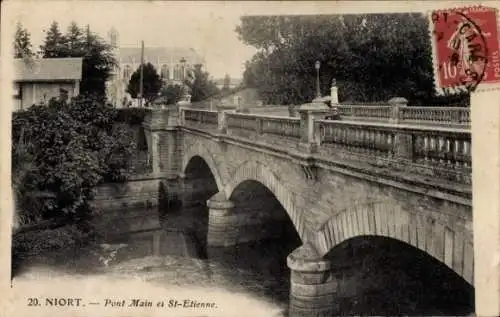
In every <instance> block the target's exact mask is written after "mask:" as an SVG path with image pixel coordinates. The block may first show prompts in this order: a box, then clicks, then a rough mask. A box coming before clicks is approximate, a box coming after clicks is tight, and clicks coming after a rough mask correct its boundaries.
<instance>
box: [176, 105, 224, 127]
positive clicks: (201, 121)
mask: <svg viewBox="0 0 500 317" xmlns="http://www.w3.org/2000/svg"><path fill="white" fill-rule="evenodd" d="M181 113H182V121H181V122H182V123H183V124H186V125H193V124H194V125H197V126H198V127H199V128H206V129H217V127H218V125H219V115H218V113H217V111H212V110H201V109H196V110H195V109H185V108H184V109H181Z"/></svg>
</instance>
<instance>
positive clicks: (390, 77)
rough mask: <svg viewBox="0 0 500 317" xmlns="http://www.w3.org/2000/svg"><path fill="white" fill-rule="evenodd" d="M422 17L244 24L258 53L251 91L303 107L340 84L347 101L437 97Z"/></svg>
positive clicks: (249, 78) (247, 79)
mask: <svg viewBox="0 0 500 317" xmlns="http://www.w3.org/2000/svg"><path fill="white" fill-rule="evenodd" d="M427 23H428V22H427V20H426V19H425V17H424V16H423V15H421V14H369V15H344V16H340V15H337V16H332V15H328V16H327V15H325V16H280V17H274V16H265V17H264V16H261V17H252V16H247V17H242V18H241V24H240V25H239V26H238V27H237V28H236V32H237V33H238V34H239V37H240V39H241V40H242V41H243V42H244V43H246V44H249V45H252V46H254V47H256V48H258V49H259V51H258V53H257V54H255V55H254V56H253V58H252V60H251V61H249V62H248V63H247V64H246V70H245V72H244V84H245V85H246V86H247V87H255V88H257V89H258V91H259V94H260V96H261V98H262V99H263V101H264V102H265V103H268V104H300V103H305V102H310V101H311V100H312V99H313V98H314V95H315V85H316V70H315V68H314V64H315V62H316V61H319V62H320V63H321V68H320V88H321V93H322V94H323V95H327V94H329V89H330V86H331V81H332V79H333V78H335V79H336V80H337V85H338V87H339V99H340V100H341V101H361V102H368V101H386V100H388V99H390V98H391V97H395V96H400V97H405V98H407V99H408V100H410V102H414V101H421V102H423V101H425V100H428V99H429V98H432V97H433V93H434V89H433V76H432V74H433V71H432V61H431V48H430V41H429V38H428V36H429V35H428V24H427Z"/></svg>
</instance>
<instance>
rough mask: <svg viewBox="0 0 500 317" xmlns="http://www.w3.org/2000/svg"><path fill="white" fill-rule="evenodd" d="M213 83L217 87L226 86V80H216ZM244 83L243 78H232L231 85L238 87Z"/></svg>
mask: <svg viewBox="0 0 500 317" xmlns="http://www.w3.org/2000/svg"><path fill="white" fill-rule="evenodd" d="M213 82H214V83H215V84H216V85H220V86H223V85H224V78H215V79H214V80H213ZM242 82H243V79H241V78H230V85H235V86H238V85H240V84H241V83H242Z"/></svg>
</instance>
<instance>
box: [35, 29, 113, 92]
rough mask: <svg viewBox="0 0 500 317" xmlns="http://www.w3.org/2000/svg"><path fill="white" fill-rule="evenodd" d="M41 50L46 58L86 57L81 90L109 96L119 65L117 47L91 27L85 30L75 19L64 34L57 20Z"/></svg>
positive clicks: (84, 58)
mask: <svg viewBox="0 0 500 317" xmlns="http://www.w3.org/2000/svg"><path fill="white" fill-rule="evenodd" d="M40 49H41V54H42V56H43V57H44V58H57V57H82V58H83V65H82V81H81V83H80V92H81V93H82V94H90V93H92V94H98V95H100V96H104V95H105V93H106V81H107V80H108V79H109V77H110V76H111V73H112V71H113V69H114V67H115V66H116V60H115V58H114V56H113V47H112V46H111V45H109V44H107V43H106V42H105V41H104V40H103V39H102V38H100V37H99V36H98V35H97V34H95V33H93V32H91V31H90V28H89V27H88V26H87V28H86V29H85V30H84V29H82V28H80V27H79V26H78V25H77V24H76V23H75V22H72V23H71V24H70V26H69V27H68V30H67V33H66V34H64V35H63V34H62V33H61V31H60V30H59V24H58V23H57V22H55V21H54V22H52V24H51V26H50V28H49V30H48V31H47V34H46V36H45V40H44V43H43V45H41V46H40Z"/></svg>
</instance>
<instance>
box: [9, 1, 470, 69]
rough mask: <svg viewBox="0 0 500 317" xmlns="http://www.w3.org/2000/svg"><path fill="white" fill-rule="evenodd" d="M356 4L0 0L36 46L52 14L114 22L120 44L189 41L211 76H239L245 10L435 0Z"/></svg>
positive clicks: (422, 5) (382, 8) (378, 6)
mask: <svg viewBox="0 0 500 317" xmlns="http://www.w3.org/2000/svg"><path fill="white" fill-rule="evenodd" d="M447 3H449V6H452V5H453V3H452V2H446V1H443V2H441V3H440V4H439V6H440V7H447ZM5 4H7V5H5ZM353 4H356V5H353ZM357 4H361V3H360V2H357V1H353V2H349V1H344V2H337V1H316V2H315V1H297V2H295V1H294V2H250V1H248V2H237V1H232V2H227V1H211V2H202V1H191V2H188V1H185V2H182V1H175V2H171V1H147V0H144V1H133V0H128V1H118V0H116V1H97V0H94V1H84V0H65V1H62V0H59V1H47V0H43V1H31V0H7V1H4V3H3V8H2V9H3V10H2V11H3V12H2V15H3V17H2V20H3V22H7V23H5V24H7V25H10V26H12V28H13V26H15V24H16V22H17V21H20V22H21V23H22V24H23V25H24V26H25V27H26V28H27V29H28V31H29V32H30V33H31V36H32V42H33V44H34V47H35V48H38V46H39V45H40V44H41V42H42V40H43V38H44V33H43V30H44V29H47V28H48V27H49V25H50V23H51V22H52V21H54V20H55V21H57V22H59V23H60V25H61V29H62V30H63V31H65V30H66V28H67V26H68V25H69V23H70V22H71V21H75V22H77V23H78V24H79V25H81V26H85V25H86V24H89V25H90V28H91V30H93V31H94V32H96V33H99V34H100V35H101V36H103V37H106V35H107V32H108V31H109V30H110V29H111V27H114V28H116V29H117V30H118V32H119V34H120V43H121V44H122V45H126V46H130V45H137V47H140V42H141V40H144V42H145V46H184V47H192V48H194V49H195V50H196V51H198V52H199V53H200V55H202V56H204V58H205V60H206V69H207V70H208V71H209V73H210V75H211V76H212V77H214V78H223V77H224V75H225V74H226V73H227V74H229V75H230V76H231V78H241V77H242V73H243V70H244V63H245V61H247V60H249V59H251V57H252V56H253V54H255V52H256V49H255V48H254V47H251V46H247V45H245V44H244V43H242V42H241V41H240V40H239V39H238V35H237V33H236V32H235V31H234V29H235V28H236V26H237V25H238V24H239V22H240V17H241V16H243V15H274V14H328V13H360V12H408V11H422V10H425V9H426V8H429V9H430V8H432V7H435V6H436V5H435V4H434V5H433V1H427V2H421V1H420V2H409V1H392V2H391V1H389V2H387V1H373V2H364V3H363V5H357ZM455 5H456V2H455ZM462 5H463V3H462ZM5 24H4V25H3V27H4V26H5ZM7 28H8V26H7ZM6 33H7V34H10V33H9V32H6ZM4 34H5V33H4ZM12 34H13V32H12Z"/></svg>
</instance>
